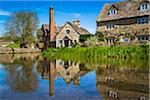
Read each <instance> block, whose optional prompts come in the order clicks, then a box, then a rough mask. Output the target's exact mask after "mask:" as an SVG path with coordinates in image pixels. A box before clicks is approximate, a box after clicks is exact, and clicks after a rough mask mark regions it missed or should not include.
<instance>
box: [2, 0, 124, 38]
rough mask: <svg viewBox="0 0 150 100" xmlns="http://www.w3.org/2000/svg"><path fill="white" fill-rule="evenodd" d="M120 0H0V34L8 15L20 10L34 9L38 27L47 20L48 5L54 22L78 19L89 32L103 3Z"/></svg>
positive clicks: (59, 22)
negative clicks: (51, 10)
mask: <svg viewBox="0 0 150 100" xmlns="http://www.w3.org/2000/svg"><path fill="white" fill-rule="evenodd" d="M118 1H121V0H99V1H98V0H97V1H88V0H82V1H81V0H77V1H71V0H70V1H68V0H65V1H64V0H55V1H54V0H53V1H47V0H43V1H39V0H38V1H35V0H32V1H30V0H27V1H23V0H17V1H13V0H0V36H2V34H3V33H4V32H5V29H4V23H5V21H6V20H7V19H8V18H9V16H10V15H11V14H12V13H14V12H16V11H20V10H28V11H34V12H36V13H37V14H38V17H39V28H40V27H41V25H42V24H48V22H49V7H50V6H53V7H54V16H55V23H56V24H57V25H61V26H62V25H64V24H65V22H66V21H69V22H72V21H74V20H77V19H80V24H81V26H82V27H84V28H87V29H88V30H89V31H90V32H91V33H95V30H96V17H97V16H98V14H99V12H100V11H101V9H102V7H103V5H104V4H105V3H113V2H118Z"/></svg>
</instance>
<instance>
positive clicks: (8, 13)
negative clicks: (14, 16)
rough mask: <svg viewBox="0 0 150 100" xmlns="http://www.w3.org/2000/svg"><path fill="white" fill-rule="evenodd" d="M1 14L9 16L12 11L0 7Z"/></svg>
mask: <svg viewBox="0 0 150 100" xmlns="http://www.w3.org/2000/svg"><path fill="white" fill-rule="evenodd" d="M0 15H5V16H9V15H10V12H8V11H4V10H2V9H0Z"/></svg>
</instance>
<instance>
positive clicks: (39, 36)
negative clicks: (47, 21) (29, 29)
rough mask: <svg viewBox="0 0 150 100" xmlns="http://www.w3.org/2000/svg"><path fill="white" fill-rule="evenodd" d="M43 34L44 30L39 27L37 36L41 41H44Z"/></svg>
mask: <svg viewBox="0 0 150 100" xmlns="http://www.w3.org/2000/svg"><path fill="white" fill-rule="evenodd" d="M42 34H43V32H42V30H41V29H38V31H37V33H36V35H37V38H38V40H39V41H42Z"/></svg>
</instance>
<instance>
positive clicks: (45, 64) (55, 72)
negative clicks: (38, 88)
mask: <svg viewBox="0 0 150 100" xmlns="http://www.w3.org/2000/svg"><path fill="white" fill-rule="evenodd" d="M80 67H81V64H79V63H73V62H71V61H66V62H64V61H62V60H51V61H49V60H47V59H46V58H44V60H43V61H42V74H41V75H42V78H43V79H49V83H50V96H52V95H53V94H54V80H55V77H63V78H64V80H65V82H66V83H67V84H70V83H71V82H73V83H74V85H80V77H81V76H83V75H85V74H86V73H87V70H81V68H80ZM82 67H84V65H83V64H82Z"/></svg>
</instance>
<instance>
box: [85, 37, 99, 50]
mask: <svg viewBox="0 0 150 100" xmlns="http://www.w3.org/2000/svg"><path fill="white" fill-rule="evenodd" d="M98 39H99V38H98V37H97V36H92V37H89V38H88V39H87V41H86V42H85V43H86V45H87V46H90V47H94V46H96V44H97V43H98V41H99V40H98Z"/></svg>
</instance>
